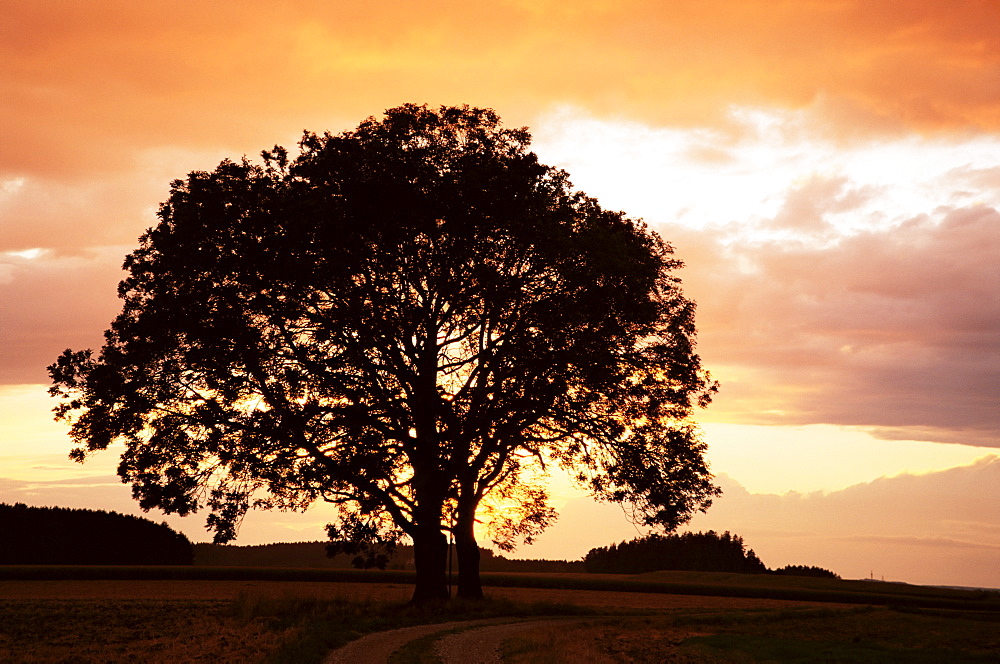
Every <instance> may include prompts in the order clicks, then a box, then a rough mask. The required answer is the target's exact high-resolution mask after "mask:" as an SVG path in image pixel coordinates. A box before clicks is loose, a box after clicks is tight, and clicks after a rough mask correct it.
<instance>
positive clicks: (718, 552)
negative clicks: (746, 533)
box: [583, 530, 767, 574]
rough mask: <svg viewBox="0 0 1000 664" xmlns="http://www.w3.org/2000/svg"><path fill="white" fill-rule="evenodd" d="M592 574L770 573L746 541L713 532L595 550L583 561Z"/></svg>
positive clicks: (648, 538) (642, 539)
mask: <svg viewBox="0 0 1000 664" xmlns="http://www.w3.org/2000/svg"><path fill="white" fill-rule="evenodd" d="M583 563H584V567H585V568H586V570H587V571H588V572H595V573H596V572H600V573H611V574H642V573H644V572H655V571H657V570H696V571H702V572H739V573H745V574H759V573H763V572H766V571H767V567H765V566H764V563H762V562H761V561H760V559H759V558H758V557H757V554H755V553H754V552H753V549H747V548H746V546H745V545H744V543H743V538H741V537H740V536H739V535H730V534H729V532H725V533H723V534H722V535H719V534H718V533H716V532H715V531H713V530H710V531H708V532H707V533H682V534H680V535H667V536H663V535H657V534H652V535H648V536H646V537H640V538H637V539H633V540H631V541H627V542H622V543H621V544H612V545H610V546H606V547H598V548H595V549H591V550H590V551H589V552H588V553H587V555H586V557H584V559H583Z"/></svg>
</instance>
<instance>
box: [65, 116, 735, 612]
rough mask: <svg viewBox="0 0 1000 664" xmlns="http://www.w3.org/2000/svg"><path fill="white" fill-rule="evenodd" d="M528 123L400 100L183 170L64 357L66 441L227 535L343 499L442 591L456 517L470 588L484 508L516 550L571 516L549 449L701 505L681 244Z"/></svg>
mask: <svg viewBox="0 0 1000 664" xmlns="http://www.w3.org/2000/svg"><path fill="white" fill-rule="evenodd" d="M529 141H530V137H529V135H528V133H527V131H526V130H524V129H508V128H505V127H503V126H502V124H501V123H500V121H499V119H498V117H497V116H496V114H495V113H494V112H493V111H491V110H484V109H475V108H469V107H443V108H441V109H439V110H437V111H435V110H431V109H428V108H427V107H424V106H414V105H406V106H402V107H399V108H395V109H391V110H389V111H387V113H386V116H385V118H384V119H381V120H378V119H374V118H369V119H368V120H367V121H365V122H363V123H362V124H361V125H360V126H359V127H358V128H357V129H356V130H354V131H351V132H346V133H343V134H340V135H336V136H333V135H329V134H326V135H323V136H317V135H314V134H310V133H307V134H305V136H304V137H303V139H302V141H301V142H300V144H299V145H300V152H299V154H298V156H297V157H295V158H290V157H289V155H288V153H287V152H286V151H285V150H284V149H283V148H280V147H275V148H274V149H273V150H270V151H266V152H264V153H263V157H264V161H263V164H261V165H255V164H252V163H250V162H248V161H246V160H243V161H242V162H241V163H233V162H230V161H224V162H222V163H221V164H220V165H219V166H218V167H217V168H216V169H215V170H214V171H212V172H211V173H209V172H194V173H191V174H190V175H189V176H188V177H187V179H186V180H177V181H175V182H174V183H173V184H172V189H171V192H170V197H169V199H168V200H167V201H166V202H165V203H164V204H163V205H162V206H161V208H160V211H159V218H160V222H159V224H158V225H157V226H156V227H154V228H152V229H150V230H148V231H147V232H146V233H145V235H143V237H142V239H141V242H140V246H139V248H138V249H137V250H136V251H134V252H133V253H132V254H131V255H129V256H128V258H127V259H126V262H125V268H126V269H127V271H128V273H129V276H128V277H127V278H126V279H125V280H124V281H123V282H122V283H121V285H120V287H119V293H120V295H121V297H122V298H123V300H124V307H123V310H122V313H121V314H120V315H119V316H118V318H117V319H116V320H115V321H114V322H113V323H112V326H111V329H110V330H109V331H108V332H107V333H106V337H107V341H106V344H105V345H104V347H103V349H102V350H101V352H100V354H99V356H97V357H95V356H94V355H93V354H92V353H91V351H77V352H74V351H69V350H67V351H66V352H65V353H64V354H63V355H62V356H60V358H59V359H58V360H57V362H56V363H55V364H53V365H52V366H51V367H50V372H51V375H52V378H53V383H54V387H53V388H52V393H53V394H54V395H56V396H59V397H60V398H61V405H60V406H59V407H58V408H57V415H58V416H59V417H62V418H65V419H68V420H69V421H70V422H71V423H72V436H73V437H74V439H75V440H76V441H77V442H78V443H79V445H80V447H79V448H78V449H77V450H75V451H74V453H73V455H74V456H75V457H76V458H78V459H81V460H82V459H83V458H84V457H85V456H86V455H87V454H88V453H89V452H92V451H94V450H102V449H106V448H107V447H108V446H109V445H111V444H112V443H114V442H116V441H121V442H124V444H125V451H124V453H123V455H122V459H121V464H120V466H119V474H120V475H121V477H122V479H123V481H125V482H128V483H130V484H131V485H132V487H133V493H134V495H135V497H136V498H138V500H139V501H140V504H141V505H142V507H144V508H153V507H157V508H160V509H163V510H165V511H167V512H176V513H179V514H186V513H188V512H192V511H195V510H198V509H202V508H207V509H208V510H209V512H210V514H209V517H208V526H209V527H210V528H211V529H212V530H214V531H215V536H216V540H217V541H226V540H230V539H232V538H233V537H234V536H235V533H236V528H237V526H238V523H239V521H240V519H241V518H242V516H243V514H244V513H245V512H246V510H247V509H249V508H250V507H261V508H269V507H278V508H286V509H287V508H291V509H303V508H305V507H306V506H308V505H309V504H310V503H312V502H314V501H316V500H320V499H322V500H326V501H331V502H334V503H336V504H338V505H340V506H341V510H340V513H341V519H340V521H339V522H338V523H336V524H332V526H331V536H333V537H334V538H335V539H339V540H347V541H354V542H358V541H365V542H369V543H370V542H374V541H393V540H396V539H398V538H399V537H401V536H404V535H405V536H408V537H409V538H411V539H412V540H413V542H414V546H415V555H416V563H417V567H418V582H417V589H416V591H415V598H416V599H426V598H430V597H436V596H440V595H441V594H443V593H444V592H446V589H445V580H444V572H445V551H446V549H445V536H444V534H443V533H444V532H447V531H448V530H451V531H452V532H454V534H455V537H456V543H457V544H458V547H459V573H460V592H461V593H463V594H466V595H469V596H475V595H476V594H478V593H479V592H481V591H480V590H479V585H478V547H477V546H476V540H475V534H474V525H475V523H476V519H477V514H479V517H480V518H482V517H483V514H484V512H487V511H489V512H490V514H489V516H490V521H491V522H492V525H493V531H492V536H493V537H494V539H495V541H496V542H497V543H498V544H500V545H502V546H504V545H508V544H510V543H511V542H512V541H513V540H514V539H516V538H528V539H530V537H531V536H533V535H534V534H537V532H538V531H539V530H540V529H541V528H544V526H545V525H546V524H547V523H549V522H550V521H551V520H552V518H553V516H554V514H553V512H552V510H551V509H550V508H549V507H548V506H547V504H546V494H545V490H544V485H543V484H541V483H539V482H538V481H536V479H537V478H536V475H537V471H538V469H540V468H546V467H548V466H551V465H553V464H557V465H562V466H563V467H565V468H568V469H571V470H572V472H573V473H574V474H575V476H576V477H577V479H578V480H579V481H580V482H581V483H582V484H584V485H586V486H587V487H589V488H590V490H591V491H592V492H593V493H594V494H595V495H596V496H598V497H600V498H604V499H607V500H613V501H619V502H624V503H628V504H630V505H632V506H634V508H635V509H636V516H637V517H638V518H639V519H640V520H641V521H642V522H644V523H646V524H650V525H659V526H663V527H665V528H666V529H668V530H669V529H672V528H674V527H676V526H677V525H678V524H680V523H683V522H684V521H686V520H687V519H689V518H690V516H691V515H692V514H693V513H694V512H695V511H697V510H702V509H704V508H706V507H707V506H708V505H709V504H710V500H711V497H712V496H713V495H715V494H716V493H717V490H716V489H715V488H714V487H713V486H712V484H711V475H710V474H709V472H708V469H707V466H706V464H705V462H704V459H703V453H704V445H703V443H702V442H700V440H699V438H698V436H697V433H696V429H695V427H694V426H693V425H692V423H691V422H690V415H691V413H692V410H693V409H694V408H695V407H696V406H698V405H705V404H706V403H707V402H708V400H709V398H710V396H711V394H712V392H713V391H714V389H715V385H714V383H713V382H712V381H711V380H710V379H709V378H708V376H707V374H706V373H705V372H704V371H703V370H702V368H701V366H700V361H699V358H698V356H697V355H696V354H695V352H694V338H695V327H694V304H693V303H692V302H691V301H689V300H688V299H686V298H685V297H684V295H683V294H682V292H681V289H680V285H679V281H678V279H677V278H676V277H675V276H673V270H675V269H676V268H678V267H679V266H680V262H679V261H677V260H676V259H675V258H674V257H673V255H672V249H671V247H670V246H669V245H668V244H666V243H665V242H664V241H662V240H661V239H660V238H659V237H658V236H657V235H656V234H655V233H653V232H651V231H649V230H648V229H647V228H645V227H644V226H643V225H642V224H641V223H640V222H636V221H633V220H630V219H628V218H627V217H625V216H624V215H623V214H622V213H618V212H609V211H606V210H603V209H602V208H601V207H600V206H599V205H598V203H597V201H595V200H594V199H592V198H588V197H587V196H585V195H583V194H581V193H578V192H574V191H573V190H572V188H571V185H570V183H569V181H568V179H567V175H566V173H565V172H563V171H561V170H557V169H554V168H550V167H547V166H544V165H542V164H540V163H539V162H538V159H537V157H536V155H535V154H534V153H531V152H529V151H528V149H527V148H528V144H529ZM491 496H492V497H493V498H494V499H495V500H493V501H492V502H489V497H491ZM484 500H486V502H484ZM503 505H506V509H501V507H499V506H503Z"/></svg>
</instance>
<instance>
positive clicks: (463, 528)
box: [455, 502, 483, 599]
mask: <svg viewBox="0 0 1000 664" xmlns="http://www.w3.org/2000/svg"><path fill="white" fill-rule="evenodd" d="M475 525H476V505H475V504H472V505H468V504H465V503H464V502H460V503H459V507H458V518H457V519H456V522H455V553H456V554H457V556H458V596H459V597H461V598H463V599H482V598H483V584H482V582H481V581H480V578H479V557H480V556H479V544H478V543H477V542H476V533H475Z"/></svg>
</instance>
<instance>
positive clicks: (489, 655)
mask: <svg viewBox="0 0 1000 664" xmlns="http://www.w3.org/2000/svg"><path fill="white" fill-rule="evenodd" d="M587 620H593V617H592V616H591V617H590V618H579V617H573V618H548V619H534V620H522V621H518V622H511V623H506V624H503V625H489V626H484V627H476V628H472V629H467V630H463V631H461V632H457V633H455V634H447V635H445V636H444V637H442V638H441V639H440V640H438V642H437V643H435V644H434V654H436V655H437V656H438V657H439V658H440V659H441V661H442V662H444V664H501V663H502V662H503V657H502V655H501V653H500V646H502V645H503V642H504V641H506V640H507V639H510V638H512V637H515V636H517V635H519V634H521V633H523V632H525V631H527V630H529V629H534V628H536V627H545V626H551V625H558V624H566V623H580V622H585V621H587Z"/></svg>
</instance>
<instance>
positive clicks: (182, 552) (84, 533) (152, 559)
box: [0, 503, 194, 565]
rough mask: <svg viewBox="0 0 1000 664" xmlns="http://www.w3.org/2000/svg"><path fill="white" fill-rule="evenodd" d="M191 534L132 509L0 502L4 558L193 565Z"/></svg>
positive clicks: (0, 544)
mask: <svg viewBox="0 0 1000 664" xmlns="http://www.w3.org/2000/svg"><path fill="white" fill-rule="evenodd" d="M193 559H194V549H193V548H192V546H191V542H190V541H188V538H187V537H185V536H184V535H182V534H181V533H178V532H176V531H174V530H173V529H171V528H170V526H168V525H167V524H165V523H154V522H152V521H150V520H149V519H143V518H140V517H137V516H132V515H130V514H119V513H117V512H105V511H103V510H86V509H69V508H63V507H28V506H27V505H24V504H22V503H16V504H14V505H6V504H3V503H0V564H4V565H190V564H191V563H192V561H193Z"/></svg>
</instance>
